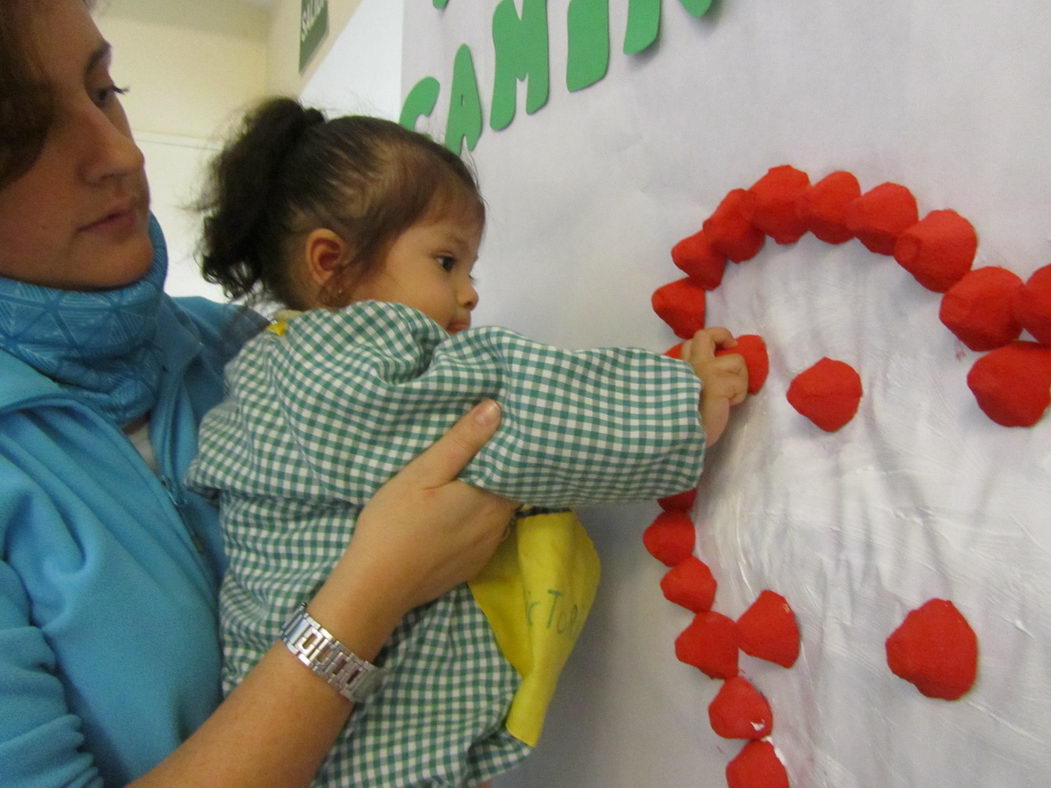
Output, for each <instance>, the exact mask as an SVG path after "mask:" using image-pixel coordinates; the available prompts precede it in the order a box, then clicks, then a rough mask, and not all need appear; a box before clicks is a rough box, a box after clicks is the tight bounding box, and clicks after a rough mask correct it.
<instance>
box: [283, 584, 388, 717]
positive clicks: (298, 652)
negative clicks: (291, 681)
mask: <svg viewBox="0 0 1051 788" xmlns="http://www.w3.org/2000/svg"><path fill="white" fill-rule="evenodd" d="M281 640H282V642H284V644H285V647H286V648H288V650H289V651H290V652H292V655H293V656H294V657H295V658H296V659H298V660H299V661H300V662H302V663H303V664H304V665H306V666H307V667H308V668H310V669H311V670H312V671H313V672H314V673H315V674H316V675H317V676H319V677H320V678H322V679H324V680H325V682H326V683H328V685H329V686H331V687H332V688H333V689H335V690H336V691H337V692H339V694H340V695H342V696H343V697H344V698H346V699H347V700H349V701H351V702H353V703H360V702H361V701H363V700H364V699H365V698H367V697H368V696H369V695H370V694H372V693H373V692H374V691H375V690H376V689H377V687H379V685H380V682H382V681H383V677H384V675H386V671H385V670H384V669H383V668H379V667H376V666H375V665H373V664H372V663H371V662H369V661H368V660H365V659H362V658H361V657H359V656H357V655H356V654H354V653H353V652H352V651H351V650H350V649H348V648H347V647H346V646H344V645H343V644H342V643H340V642H339V641H338V640H336V638H335V637H333V636H332V633H331V632H329V631H328V630H327V629H325V628H324V627H323V626H321V624H319V623H318V622H317V621H315V620H314V618H313V617H312V616H311V615H310V614H309V613H308V612H307V606H306V603H304V604H301V605H300V606H299V607H297V608H296V609H295V610H294V611H292V614H291V615H290V616H289V617H288V620H287V621H286V622H285V625H284V626H283V627H282V628H281Z"/></svg>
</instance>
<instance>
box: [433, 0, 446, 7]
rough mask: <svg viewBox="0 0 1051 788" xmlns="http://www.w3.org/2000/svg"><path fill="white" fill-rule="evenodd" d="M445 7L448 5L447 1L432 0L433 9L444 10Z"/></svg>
mask: <svg viewBox="0 0 1051 788" xmlns="http://www.w3.org/2000/svg"><path fill="white" fill-rule="evenodd" d="M447 5H449V0H434V7H435V8H445V6H447Z"/></svg>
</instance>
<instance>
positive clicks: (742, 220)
mask: <svg viewBox="0 0 1051 788" xmlns="http://www.w3.org/2000/svg"><path fill="white" fill-rule="evenodd" d="M748 199H749V197H748V192H746V191H745V190H744V189H734V190H733V191H731V192H730V193H729V194H727V195H726V197H724V198H723V201H722V202H721V203H719V206H718V207H717V208H716V209H715V212H714V213H713V214H712V215H711V216H709V217H708V218H707V219H705V220H704V224H703V225H702V227H701V229H702V230H703V231H704V233H705V235H706V236H707V237H708V240H709V241H710V242H711V245H712V248H713V249H714V250H715V251H717V252H718V253H719V254H721V255H723V256H724V257H727V258H729V259H730V260H733V261H734V262H735V263H740V262H742V261H744V260H750V259H751V258H753V257H755V256H756V255H757V254H759V250H760V249H762V248H763V242H764V241H766V236H765V235H763V233H762V231H761V230H760V229H758V228H757V227H756V226H755V225H753V224H752V223H751V222H750V221H749V220H748V217H747V216H745V214H744V203H745V202H746V201H747V200H748Z"/></svg>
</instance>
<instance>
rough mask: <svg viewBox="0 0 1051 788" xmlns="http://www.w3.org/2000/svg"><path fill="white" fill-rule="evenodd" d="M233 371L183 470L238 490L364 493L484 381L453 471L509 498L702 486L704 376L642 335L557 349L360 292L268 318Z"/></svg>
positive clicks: (556, 500)
mask: <svg viewBox="0 0 1051 788" xmlns="http://www.w3.org/2000/svg"><path fill="white" fill-rule="evenodd" d="M227 373H228V377H230V376H232V377H233V379H232V380H231V381H230V382H231V384H235V385H231V386H230V389H231V391H233V392H236V397H231V398H228V400H227V401H226V402H225V403H224V404H223V405H222V406H220V407H219V408H217V409H216V410H214V411H213V412H212V413H211V414H209V416H208V418H207V421H206V428H205V429H204V431H203V433H202V444H201V457H202V458H207V459H206V460H204V461H202V462H201V463H199V465H198V467H196V468H195V469H194V472H193V474H192V477H193V481H194V482H195V483H196V484H198V485H204V486H211V487H216V488H227V489H229V488H233V489H237V490H239V491H240V492H241V493H243V494H260V495H271V494H274V492H275V490H280V491H281V494H291V495H295V496H297V497H300V498H306V499H308V500H309V499H311V498H313V499H315V500H318V501H322V500H331V499H333V498H336V499H338V500H343V501H346V502H348V503H352V504H357V505H362V504H364V503H365V501H367V500H368V499H369V497H370V496H371V495H372V494H373V493H374V492H375V490H376V489H377V488H378V487H379V486H380V485H381V484H383V482H385V481H386V480H387V479H389V478H390V477H391V476H392V475H393V474H394V473H395V472H397V470H398V469H400V468H401V467H403V466H404V465H405V464H406V463H407V462H409V461H410V460H411V459H412V458H413V457H415V456H416V455H417V454H419V453H420V452H421V451H423V450H424V449H425V448H427V447H428V446H430V445H431V444H432V443H433V442H434V441H435V440H436V439H437V438H439V437H440V436H441V435H442V434H444V432H445V431H446V430H447V429H448V428H449V426H451V425H452V424H453V422H455V421H456V420H457V419H458V418H459V417H460V416H461V415H463V414H464V413H465V412H467V410H469V409H470V408H471V406H473V405H474V404H476V403H477V402H479V401H480V400H482V399H483V398H485V397H491V398H493V399H495V400H497V401H498V402H499V403H500V404H501V406H502V408H503V411H504V414H503V420H502V422H501V426H500V429H499V431H498V432H497V434H496V436H495V437H494V438H493V439H492V440H490V441H489V442H488V443H487V444H486V445H485V447H484V448H483V449H482V451H481V452H479V454H478V455H477V456H476V457H475V459H474V460H473V461H472V462H471V464H470V465H469V466H468V467H467V468H466V469H465V470H464V471H463V472H462V473H461V476H460V478H461V479H463V480H464V481H467V482H469V483H472V484H475V485H477V486H479V487H482V488H484V489H487V490H490V491H492V492H495V493H499V494H500V495H504V496H506V497H509V498H512V499H514V500H519V501H528V502H529V503H530V504H534V505H539V506H552V507H556V506H557V507H561V506H580V505H588V504H599V503H612V502H620V501H630V500H642V499H652V498H655V497H661V496H664V495H670V494H673V493H676V492H681V491H683V490H686V489H690V488H692V487H693V486H695V485H696V483H697V481H698V477H699V476H700V472H701V466H702V462H703V456H704V431H703V430H702V428H701V425H700V421H699V417H698V414H697V405H698V396H699V392H700V383H699V381H698V379H697V378H696V376H695V375H694V374H693V372H692V371H691V370H690V369H689V367H688V366H687V365H686V364H684V363H683V362H682V361H678V360H675V359H669V358H666V357H663V356H661V355H658V354H656V353H653V352H650V351H646V350H639V349H632V348H603V349H598V350H564V349H560V348H556V347H552V346H549V345H545V344H541V343H538V342H534V341H532V340H530V339H527V338H525V337H523V336H521V335H519V334H516V333H515V332H513V331H510V330H507V329H504V328H496V327H482V328H472V329H469V330H466V331H463V332H460V333H458V334H456V335H453V336H449V335H447V334H446V333H445V331H443V330H442V329H441V328H440V327H439V326H438V325H437V324H436V323H434V322H433V321H432V320H430V319H429V318H427V317H426V316H425V315H423V314H422V313H420V312H417V311H416V310H414V309H411V308H409V307H405V306H401V305H396V304H387V303H380V302H374V301H365V302H359V303H355V304H353V305H351V306H349V307H347V308H345V309H343V310H340V311H338V312H332V311H324V310H316V311H312V312H307V313H304V314H302V315H300V316H299V317H297V318H296V319H294V320H293V321H291V323H290V324H289V327H288V329H287V331H286V332H285V333H284V335H283V336H279V335H277V334H274V333H272V332H264V333H263V334H261V335H260V336H259V337H256V338H255V339H253V340H252V341H251V342H250V343H249V344H248V345H247V346H246V348H245V350H244V351H243V352H242V355H241V356H240V357H239V358H238V360H237V361H235V362H234V363H233V364H232V365H231V366H230V367H229V368H228V371H227ZM304 460H305V461H304Z"/></svg>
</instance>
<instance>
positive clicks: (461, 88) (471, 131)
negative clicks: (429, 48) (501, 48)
mask: <svg viewBox="0 0 1051 788" xmlns="http://www.w3.org/2000/svg"><path fill="white" fill-rule="evenodd" d="M451 93H452V95H451V97H450V99H449V119H448V121H447V122H446V124H445V147H446V148H448V149H449V150H451V151H452V152H453V153H455V154H456V155H457V156H459V155H460V153H461V152H462V151H463V143H464V141H465V140H466V141H467V149H468V150H474V146H475V145H477V144H478V138H479V137H481V136H482V97H481V96H480V95H479V93H478V74H477V73H476V72H475V70H474V58H473V57H472V56H471V50H470V48H469V47H468V46H467V44H463V45H461V46H460V48H459V49H458V50H456V60H455V61H454V62H453V86H452V90H451Z"/></svg>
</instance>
